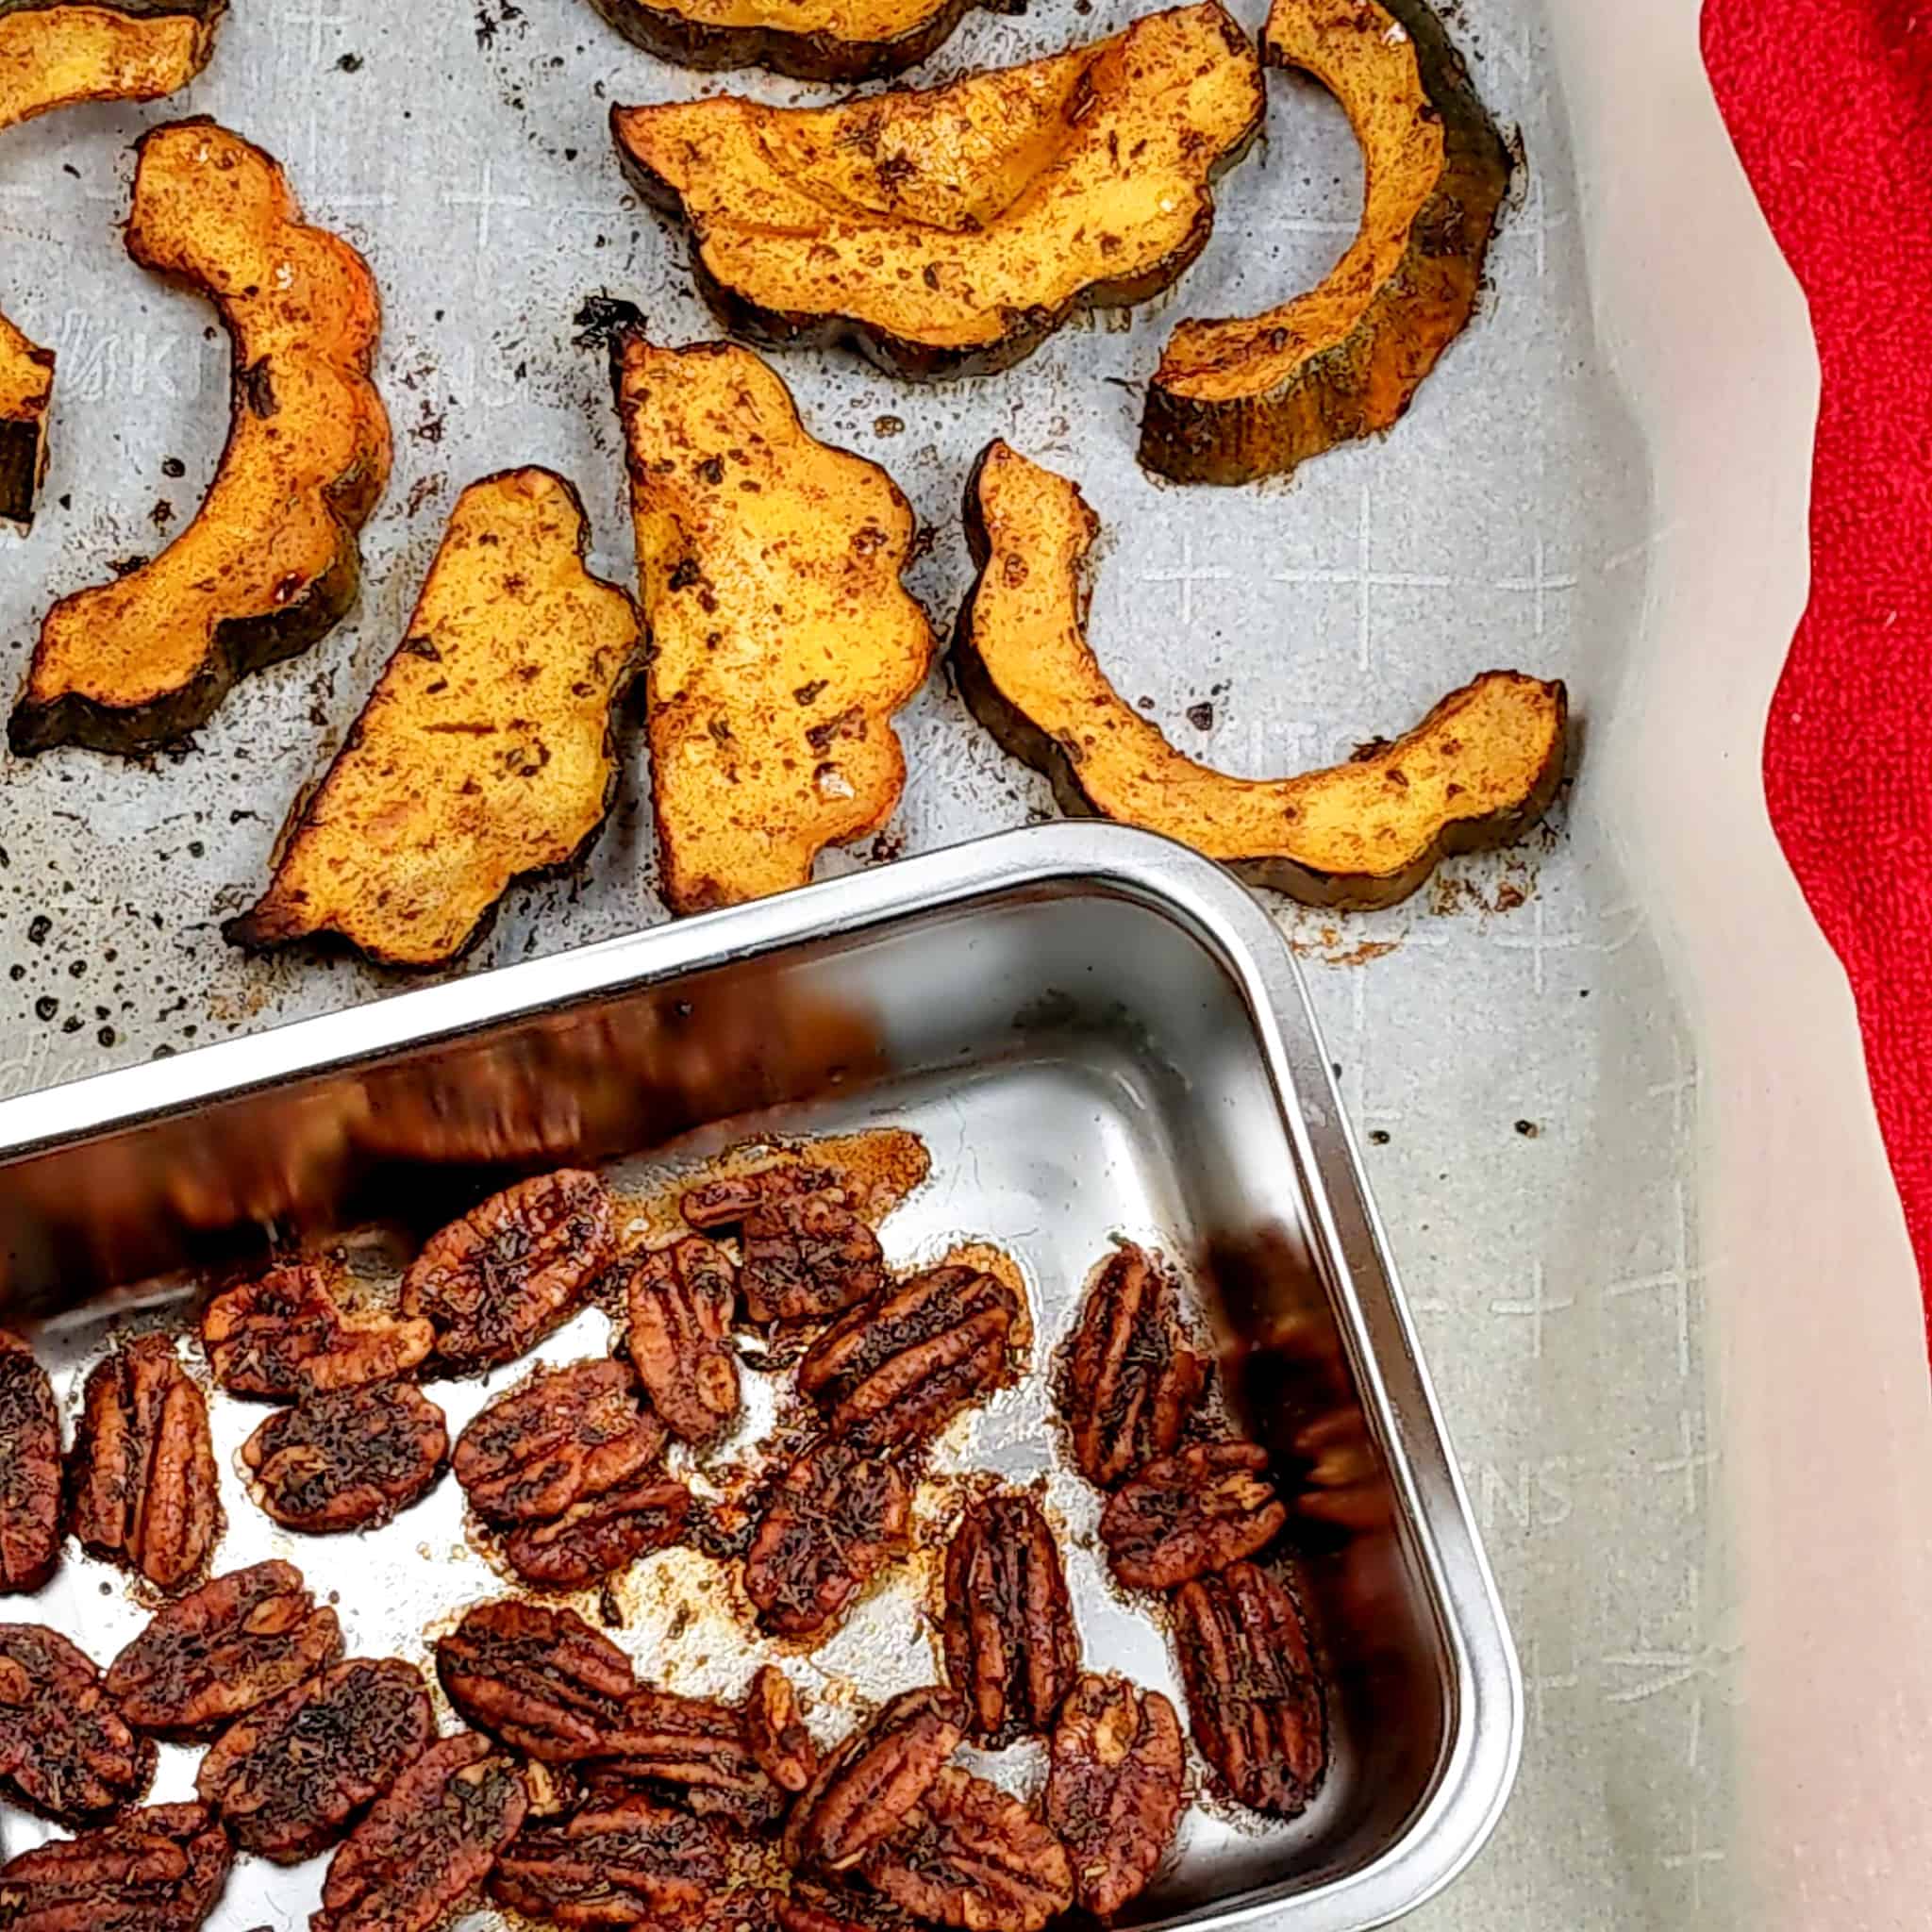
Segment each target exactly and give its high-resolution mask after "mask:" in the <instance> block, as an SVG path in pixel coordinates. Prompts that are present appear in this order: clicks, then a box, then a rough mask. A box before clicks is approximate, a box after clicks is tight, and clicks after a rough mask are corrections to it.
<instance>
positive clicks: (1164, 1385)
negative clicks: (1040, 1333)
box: [1057, 1245, 1208, 1490]
mask: <svg viewBox="0 0 1932 1932" xmlns="http://www.w3.org/2000/svg"><path fill="white" fill-rule="evenodd" d="M1179 1299H1180V1298H1179V1291H1178V1290H1177V1289H1176V1287H1175V1284H1174V1276H1173V1275H1172V1274H1168V1273H1167V1272H1166V1271H1165V1270H1164V1269H1161V1268H1157V1267H1156V1266H1155V1264H1154V1263H1153V1262H1152V1261H1151V1260H1149V1259H1148V1257H1146V1255H1145V1254H1143V1253H1142V1252H1141V1249H1139V1248H1137V1247H1133V1246H1131V1245H1128V1246H1124V1247H1122V1248H1120V1249H1119V1250H1117V1251H1116V1253H1115V1254H1114V1255H1113V1256H1112V1257H1111V1258H1110V1259H1109V1260H1108V1264H1107V1266H1106V1267H1105V1268H1103V1269H1102V1270H1101V1272H1100V1278H1099V1279H1098V1280H1097V1281H1095V1283H1094V1284H1093V1287H1092V1289H1091V1291H1090V1292H1089V1294H1088V1296H1087V1301H1086V1305H1085V1306H1084V1307H1082V1308H1081V1310H1080V1320H1079V1324H1078V1325H1077V1326H1076V1327H1075V1328H1074V1332H1073V1334H1072V1336H1071V1337H1070V1338H1069V1339H1068V1341H1067V1345H1066V1350H1065V1353H1064V1354H1063V1355H1062V1356H1061V1357H1060V1370H1059V1376H1058V1390H1057V1393H1058V1397H1059V1407H1060V1413H1061V1414H1062V1415H1063V1416H1065V1417H1066V1419H1067V1425H1068V1429H1069V1431H1070V1433H1071V1435H1072V1437H1073V1447H1074V1462H1075V1463H1076V1464H1077V1465H1078V1466H1079V1470H1080V1474H1082V1475H1084V1476H1085V1477H1086V1478H1087V1480H1088V1481H1089V1482H1091V1483H1096V1484H1098V1485H1099V1487H1100V1488H1102V1489H1104V1490H1110V1489H1113V1488H1114V1487H1115V1486H1116V1485H1117V1484H1120V1483H1123V1482H1124V1481H1125V1480H1126V1479H1127V1477H1128V1476H1130V1475H1132V1474H1133V1473H1134V1472H1135V1471H1136V1470H1137V1469H1139V1468H1140V1467H1141V1464H1143V1463H1147V1462H1155V1461H1158V1460H1159V1458H1160V1457H1163V1456H1171V1455H1172V1454H1173V1453H1174V1449H1175V1447H1176V1445H1177V1444H1178V1443H1179V1441H1180V1439H1181V1430H1182V1429H1183V1428H1184V1427H1185V1426H1186V1424H1187V1420H1188V1417H1189V1416H1190V1414H1191V1413H1192V1411H1193V1408H1194V1405H1195V1404H1196V1403H1197V1402H1199V1401H1200V1399H1201V1391H1202V1390H1203V1389H1204V1388H1206V1386H1207V1382H1208V1364H1207V1362H1206V1361H1205V1360H1204V1359H1203V1358H1202V1357H1200V1356H1199V1355H1197V1354H1196V1353H1195V1352H1194V1350H1193V1349H1191V1348H1190V1347H1189V1346H1188V1340H1187V1336H1186V1334H1185V1332H1184V1331H1183V1330H1182V1327H1181V1323H1180V1312H1179Z"/></svg>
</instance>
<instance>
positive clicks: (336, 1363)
mask: <svg viewBox="0 0 1932 1932" xmlns="http://www.w3.org/2000/svg"><path fill="white" fill-rule="evenodd" d="M435 1339H436V1331H435V1330H434V1329H433V1328H432V1327H431V1326H430V1325H429V1324H428V1323H427V1322H425V1321H422V1320H420V1319H417V1320H413V1321H411V1320H404V1319H401V1318H399V1317H397V1316H394V1315H390V1314H384V1313H359V1312H358V1313H356V1314H351V1313H349V1312H348V1311H347V1310H345V1309H344V1308H342V1307H341V1306H340V1305H339V1303H338V1302H337V1300H336V1297H335V1291H334V1289H333V1288H332V1287H331V1285H330V1274H329V1272H328V1270H326V1269H325V1268H321V1267H317V1266H316V1265H315V1264H313V1263H312V1262H303V1263H300V1264H298V1265H296V1266H293V1267H288V1268H274V1269H271V1270H270V1271H269V1272H268V1273H267V1274H264V1275H262V1276H261V1277H260V1279H259V1280H257V1281H249V1282H244V1283H243V1284H242V1286H241V1287H239V1288H231V1289H229V1290H228V1291H226V1292H225V1293H224V1294H218V1295H216V1296H215V1298H214V1299H213V1300H212V1301H211V1302H209V1303H208V1307H207V1308H206V1309H204V1310H203V1312H202V1317H201V1340H202V1345H203V1346H204V1347H205V1348H206V1349H207V1350H208V1366H209V1368H210V1369H212V1370H213V1371H214V1377H215V1380H216V1381H217V1382H219V1383H220V1384H221V1385H222V1387H223V1388H224V1389H226V1390H228V1391H230V1392H231V1393H233V1394H236V1395H265V1396H268V1397H270V1398H271V1399H273V1400H275V1401H300V1400H301V1399H302V1398H303V1397H304V1396H308V1395H322V1394H326V1393H328V1392H329V1391H332V1390H336V1389H354V1388H358V1387H360V1386H361V1385H363V1384H364V1383H368V1382H387V1381H389V1380H391V1378H392V1377H394V1376H397V1375H407V1374H409V1373H410V1371H411V1370H413V1369H416V1368H418V1367H420V1366H421V1364H422V1363H423V1362H424V1360H425V1358H426V1357H427V1356H428V1354H429V1349H430V1345H431V1343H432V1342H433V1341H435Z"/></svg>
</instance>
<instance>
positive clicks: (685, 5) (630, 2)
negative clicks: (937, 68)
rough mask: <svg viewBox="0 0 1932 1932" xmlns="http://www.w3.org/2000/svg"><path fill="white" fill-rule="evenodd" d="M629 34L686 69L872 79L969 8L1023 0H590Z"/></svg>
mask: <svg viewBox="0 0 1932 1932" xmlns="http://www.w3.org/2000/svg"><path fill="white" fill-rule="evenodd" d="M591 5H592V6H593V7H595V8H596V9H597V11H598V12H599V13H601V14H602V15H603V16H604V18H605V19H606V20H608V22H609V23H610V25H612V26H614V27H615V28H616V29H617V30H618V32H619V33H621V34H623V35H625V38H626V39H629V40H633V41H635V42H637V43H638V45H639V46H641V47H644V48H647V49H648V50H649V51H650V52H651V53H653V54H655V55H657V57H658V59H660V60H675V61H676V62H677V63H678V64H679V65H680V66H683V67H700V68H714V69H715V68H724V67H764V68H769V69H770V70H771V71H772V72H773V73H774V74H789V75H791V76H793V77H794V78H795V79H798V80H840V81H858V80H879V79H882V78H884V77H885V76H886V75H891V74H902V73H904V72H905V70H906V69H907V68H908V67H911V66H914V65H916V64H917V63H918V62H919V61H921V60H924V58H925V57H926V56H927V55H928V54H931V53H933V52H935V51H936V50H937V49H938V48H939V47H940V46H941V43H942V42H945V41H946V40H948V39H950V38H951V36H952V33H953V30H954V29H955V28H956V27H957V26H958V25H959V23H960V22H961V21H962V20H964V19H965V17H966V16H967V14H968V13H970V12H971V11H972V10H973V8H974V7H976V6H986V7H989V8H991V10H993V11H994V12H998V13H1017V12H1019V11H1021V10H1022V9H1023V8H1024V5H1025V0H591Z"/></svg>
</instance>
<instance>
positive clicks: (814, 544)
mask: <svg viewBox="0 0 1932 1932" xmlns="http://www.w3.org/2000/svg"><path fill="white" fill-rule="evenodd" d="M611 375H612V379H613V381H614V383H615V385H616V389H617V406H618V413H619V415H620V416H621V417H622V419H623V423H624V437H625V458H626V461H627V464H628V467H629V470H630V490H631V508H632V513H633V517H634V520H635V523H636V528H637V547H638V575H639V581H640V587H641V599H642V604H643V612H644V625H645V629H646V631H647V632H648V634H649V639H650V641H649V644H648V646H647V648H646V650H645V653H644V659H645V672H644V678H645V694H646V699H647V704H648V708H649V713H650V741H651V787H652V793H653V802H654V805H655V808H656V811H657V819H658V858H659V865H660V871H661V876H660V878H659V882H658V883H659V890H660V891H662V893H663V895H664V900H665V903H666V904H667V905H668V906H669V907H670V908H672V910H673V911H674V912H702V911H705V910H707V909H708V908H711V907H714V906H729V905H733V904H735V903H737V902H738V901H740V900H743V899H758V898H762V897H763V896H764V895H765V894H766V893H768V892H782V891H786V890H787V889H788V888H790V887H792V886H802V885H805V884H806V883H808V881H809V879H810V877H811V868H812V860H813V859H814V858H816V857H817V855H818V853H819V852H820V851H821V850H823V849H824V847H825V846H827V845H837V844H841V843H843V842H844V841H847V840H851V839H859V838H863V837H865V836H866V835H867V834H868V833H871V832H875V831H877V830H878V828H879V827H880V826H881V825H883V824H885V822H886V821H887V819H889V818H890V817H891V815H892V809H893V808H894V807H895V806H896V805H897V804H898V802H899V794H900V792H901V791H903V790H904V789H905V784H906V759H905V756H904V754H903V753H902V752H901V750H900V748H899V740H898V737H897V735H896V734H895V733H894V732H893V730H892V726H891V716H892V713H893V712H894V711H896V710H897V709H898V708H899V707H900V706H901V705H903V704H904V703H905V702H906V700H907V699H908V698H909V697H910V696H911V695H912V693H913V692H914V691H917V690H918V689H919V687H920V685H921V683H922V682H924V677H925V674H926V671H927V668H928V667H929V665H930V664H931V661H932V652H933V636H932V629H931V626H930V625H928V624H927V623H926V621H925V613H924V611H923V610H921V609H920V608H919V606H918V605H917V604H916V603H914V602H913V600H912V598H911V597H910V596H908V594H907V591H906V590H905V588H904V586H903V585H902V584H901V583H900V581H899V578H900V573H901V572H902V571H904V570H905V569H906V567H907V565H908V563H909V562H910V560H911V557H912V539H913V534H914V525H913V516H912V511H911V508H910V507H909V506H908V503H907V501H906V499H905V498H904V497H903V496H902V495H901V494H900V493H899V491H898V488H897V486H896V485H895V484H894V483H893V482H892V479H891V477H890V476H888V475H886V473H885V472H884V471H883V470H882V469H880V468H879V466H878V465H877V464H876V463H869V462H867V461H866V460H865V458H862V457H857V456H854V455H853V454H852V453H851V452H850V451H849V450H842V449H833V448H831V447H829V446H828V445H826V444H825V443H823V442H820V441H817V440H816V439H815V438H813V437H812V436H810V435H808V433H807V431H806V429H805V427H804V425H802V424H801V423H800V422H799V420H798V408H797V406H796V404H794V403H793V402H792V400H791V392H790V391H788V390H787V389H786V387H785V385H784V384H783V383H782V382H780V381H779V380H778V378H777V377H776V376H775V375H774V374H773V373H772V372H771V370H770V369H768V368H767V367H766V366H765V364H764V363H763V362H761V361H760V360H759V359H758V357H756V356H755V355H753V354H752V353H751V352H750V351H749V350H748V349H740V348H736V347H733V346H732V345H731V344H729V343H726V342H700V343H697V344H695V345H693V346H692V347H691V348H687V349H660V348H658V347H656V346H654V345H653V344H652V343H651V342H649V341H646V340H645V339H644V337H643V335H642V333H641V331H640V330H638V329H637V328H635V327H626V328H622V329H619V330H618V331H616V333H615V334H614V336H613V338H612V341H611Z"/></svg>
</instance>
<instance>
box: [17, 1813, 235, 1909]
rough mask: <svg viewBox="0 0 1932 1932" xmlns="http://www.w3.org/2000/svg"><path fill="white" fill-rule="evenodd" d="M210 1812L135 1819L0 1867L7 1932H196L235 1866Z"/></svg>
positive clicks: (42, 1848) (128, 1815)
mask: <svg viewBox="0 0 1932 1932" xmlns="http://www.w3.org/2000/svg"><path fill="white" fill-rule="evenodd" d="M233 1856H234V1855H233V1854H232V1853H231V1852H230V1851H229V1849H228V1840H227V1835H226V1834H225V1832H224V1831H223V1830H222V1828H221V1826H220V1825H218V1824H216V1823H215V1821H214V1818H213V1815H212V1814H211V1813H210V1812H209V1810H208V1807H207V1806H206V1805H156V1806H152V1807H149V1808H148V1809H147V1810H145V1811H129V1812H127V1813H126V1814H125V1816H123V1817H121V1818H119V1819H117V1820H115V1822H114V1823H113V1824H103V1825H100V1826H98V1827H96V1828H95V1829H94V1830H92V1831H84V1832H82V1833H81V1834H80V1836H79V1837H78V1838H72V1839H60V1840H55V1841H54V1842H53V1843H52V1844H44V1845H41V1846H39V1847H38V1848H37V1849H36V1850H34V1851H31V1852H23V1853H21V1855H20V1856H19V1857H17V1858H12V1859H9V1860H8V1863H7V1864H6V1865H5V1866H0V1925H4V1926H6V1928H7V1932H194V1928H195V1927H196V1926H197V1925H199V1924H201V1923H202V1921H203V1920H204V1919H206V1918H207V1917H208V1913H209V1912H210V1911H212V1910H213V1909H214V1904H215V1901H216V1900H217V1899H218V1898H219V1897H220V1896H221V1893H222V1887H223V1886H224V1885H225V1884H226V1883H227V1880H228V1866H229V1863H230V1861H231V1859H232V1857H233Z"/></svg>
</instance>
